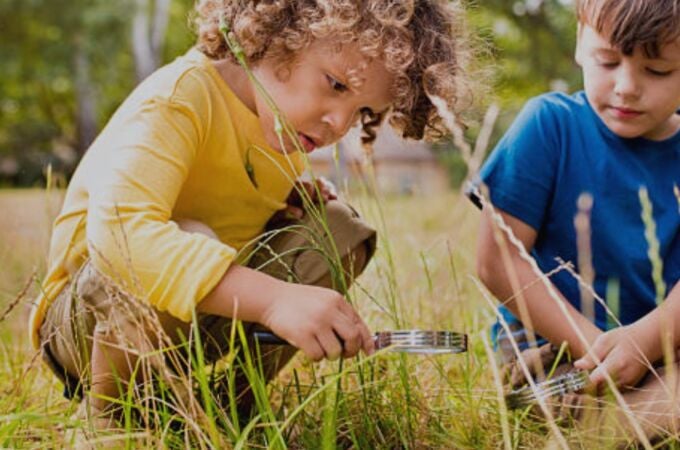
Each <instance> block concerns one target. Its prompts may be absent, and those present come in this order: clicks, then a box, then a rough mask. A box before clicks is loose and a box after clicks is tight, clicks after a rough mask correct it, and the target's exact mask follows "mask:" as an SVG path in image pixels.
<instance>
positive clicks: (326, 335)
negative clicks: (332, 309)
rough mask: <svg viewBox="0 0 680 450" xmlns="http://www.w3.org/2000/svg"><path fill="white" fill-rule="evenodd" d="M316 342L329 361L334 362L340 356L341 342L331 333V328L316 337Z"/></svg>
mask: <svg viewBox="0 0 680 450" xmlns="http://www.w3.org/2000/svg"><path fill="white" fill-rule="evenodd" d="M317 340H318V341H319V344H320V345H321V348H322V349H323V352H324V355H325V356H326V358H327V359H329V360H330V361H335V360H336V359H338V358H340V355H341V354H342V342H340V338H338V335H336V334H335V333H334V332H333V329H332V328H329V329H328V330H325V331H324V332H322V333H319V334H318V335H317Z"/></svg>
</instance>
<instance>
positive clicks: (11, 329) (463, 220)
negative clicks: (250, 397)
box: [0, 191, 613, 448]
mask: <svg viewBox="0 0 680 450" xmlns="http://www.w3.org/2000/svg"><path fill="white" fill-rule="evenodd" d="M59 198H60V194H59V193H56V194H53V196H52V197H50V198H49V199H48V197H47V196H46V194H45V193H44V192H42V191H27V192H24V191H11V192H0V209H2V211H11V212H12V213H11V214H3V216H2V218H1V219H0V236H1V237H0V249H1V251H2V253H1V254H2V255H3V259H2V262H3V264H2V266H3V271H2V273H0V290H1V291H0V292H2V297H1V298H2V303H1V304H0V309H2V310H3V311H4V310H6V308H7V306H8V305H10V304H11V303H12V302H13V301H14V300H16V296H17V294H18V293H19V292H20V291H21V290H22V288H23V287H24V285H25V283H26V282H27V280H28V279H29V278H30V276H31V274H32V273H33V272H34V271H37V274H38V275H42V274H43V273H44V260H45V255H46V250H47V245H48V240H47V239H48V236H49V227H50V223H51V220H52V217H53V215H54V214H55V213H56V209H57V205H58V202H59ZM349 200H350V201H351V203H353V204H354V205H355V206H356V207H357V208H358V209H359V210H360V211H361V212H362V213H363V215H364V217H365V219H366V220H367V221H368V222H370V223H372V224H374V225H376V226H377V228H378V229H379V233H380V241H379V245H378V252H377V254H376V257H375V259H374V260H373V262H372V263H371V265H370V266H369V268H368V270H367V271H366V273H364V275H362V277H361V278H360V279H359V281H358V283H357V284H356V285H355V286H353V287H352V289H351V298H352V299H353V301H354V303H355V305H356V307H357V309H358V310H359V311H360V313H361V314H362V316H363V317H364V319H365V320H366V322H367V323H368V324H369V326H370V327H371V328H372V329H373V330H374V331H378V330H384V329H395V328H421V329H447V330H455V331H459V332H466V333H468V334H469V335H470V338H471V343H470V351H469V352H468V353H466V354H461V355H441V356H419V355H409V356H406V355H403V354H394V353H384V354H380V355H377V356H373V357H371V358H365V357H363V356H362V357H360V358H357V359H354V360H349V361H343V362H341V363H339V362H333V363H331V362H322V363H319V364H312V363H310V362H309V361H308V360H306V359H305V358H304V357H302V356H300V355H298V356H297V357H296V358H295V359H294V360H293V361H292V362H291V363H290V364H289V365H288V366H287V367H286V369H284V371H283V372H282V373H281V374H280V376H279V377H278V378H277V379H276V380H275V381H274V382H273V383H271V384H270V385H269V386H265V385H264V384H263V383H262V381H261V377H260V376H259V375H258V371H259V369H258V364H257V361H253V360H250V361H247V360H246V361H243V364H244V365H245V366H246V368H247V370H248V372H249V378H250V380H251V383H252V384H253V386H254V387H255V392H256V399H257V402H256V403H257V405H258V407H257V413H258V414H256V416H255V418H254V419H253V420H252V421H251V422H250V423H244V424H239V423H238V417H237V415H236V413H235V405H234V404H230V405H219V404H218V403H217V402H215V401H214V399H213V398H212V396H211V393H210V392H208V391H207V390H208V389H209V387H210V377H206V376H204V375H203V374H205V373H206V371H205V367H204V363H203V362H202V361H201V358H200V354H196V355H194V360H193V368H194V370H193V373H194V375H193V378H192V379H193V383H194V387H195V388H196V389H195V392H197V393H198V396H197V401H198V403H196V404H195V405H193V406H192V405H191V404H189V405H187V404H184V409H182V408H177V406H176V405H177V403H173V399H172V397H173V395H174V392H175V391H173V389H171V388H170V387H169V386H167V385H164V384H163V383H164V380H163V379H162V378H161V379H160V381H159V382H158V383H157V385H156V386H155V388H156V391H155V392H154V393H152V394H151V395H152V396H153V398H154V399H156V400H158V399H160V401H153V402H150V404H149V405H150V406H149V405H147V406H145V405H142V404H140V402H139V398H138V397H135V396H134V395H133V396H130V397H124V398H122V399H121V400H120V403H121V405H122V406H123V409H124V411H125V417H126V418H127V420H125V423H124V424H123V425H124V430H123V431H122V432H119V433H117V434H114V435H113V436H109V435H106V434H104V435H100V436H98V437H97V439H98V440H97V441H96V442H99V443H101V444H102V445H103V444H105V443H109V444H111V443H112V442H113V443H114V444H115V445H118V446H123V445H126V446H128V448H159V447H160V446H167V447H170V448H186V447H193V448H220V447H224V446H227V445H229V446H235V447H237V448H264V447H274V448H282V447H291V448H336V447H340V448H503V447H506V448H507V447H510V448H541V447H544V446H545V445H553V444H554V440H553V436H551V432H550V431H549V427H547V426H546V425H545V424H544V423H542V422H540V421H537V420H533V419H531V418H528V417H527V415H526V414H525V413H524V412H522V411H518V412H513V411H507V410H506V409H504V408H501V407H500V403H499V401H500V399H502V395H501V394H502V393H503V387H502V386H501V384H500V383H501V382H500V377H499V374H498V373H497V372H495V370H497V368H496V366H495V361H494V360H493V355H492V354H491V352H490V351H489V347H488V342H486V343H485V340H487V337H486V333H487V328H488V326H489V324H490V323H491V322H492V321H493V320H494V312H493V310H492V305H493V303H492V302H489V300H488V299H485V296H484V294H483V292H482V290H481V289H480V288H479V287H478V284H477V283H476V282H475V281H476V280H475V276H474V270H473V268H474V248H475V239H476V227H477V223H478V218H479V212H478V211H477V210H476V209H475V208H474V207H473V206H472V205H471V204H469V203H468V201H467V200H466V199H464V198H463V197H462V196H460V195H459V194H457V193H448V194H441V195H437V196H431V197H386V198H380V199H376V198H374V197H371V196H368V195H353V196H350V198H349ZM34 294H35V287H33V288H32V289H31V293H30V294H29V295H28V296H27V297H26V298H24V299H22V300H21V302H20V303H19V304H18V305H17V307H16V308H14V309H13V310H12V311H11V313H10V314H9V315H8V317H7V318H6V320H4V321H3V322H2V323H0V391H1V392H2V396H1V397H0V446H1V447H9V448H25V447H57V448H59V447H67V448H68V447H70V446H71V444H72V442H71V441H69V439H70V436H71V434H70V433H69V430H74V429H76V430H87V429H88V428H89V427H88V424H87V423H84V422H82V421H80V420H79V419H76V416H75V415H74V412H75V411H76V409H77V405H76V404H74V403H71V402H68V401H66V400H65V399H64V398H63V397H62V396H61V386H60V385H59V383H58V382H57V381H56V379H55V378H54V377H53V376H52V374H51V373H50V372H49V370H48V369H47V368H46V367H45V366H44V365H43V364H42V362H41V361H40V358H39V357H38V355H37V354H36V352H35V351H34V350H33V349H32V348H31V347H30V345H29V342H28V332H27V309H28V305H29V303H30V301H31V300H32V297H33V295H34ZM238 331H239V330H238V329H235V330H234V333H235V336H236V335H237V334H238ZM236 340H238V338H236ZM492 363H493V364H492ZM225 376H226V377H227V379H228V377H229V376H230V374H229V370H228V369H227V371H226V374H225ZM232 381H233V380H232ZM179 403H181V402H179ZM144 408H147V409H144ZM140 415H141V417H142V418H144V419H145V420H142V421H141V422H140V421H139V420H135V417H136V416H140ZM141 424H143V425H141ZM560 430H561V431H560V432H561V433H564V436H565V439H567V441H568V442H569V444H570V445H574V446H576V447H581V448H608V447H613V444H612V441H611V440H608V438H607V434H606V432H605V431H606V430H605V431H603V432H601V433H594V432H593V431H592V430H585V431H584V430H579V429H575V430H573V431H572V430H569V429H566V428H560ZM600 431H602V430H600ZM112 439H116V440H115V441H112Z"/></svg>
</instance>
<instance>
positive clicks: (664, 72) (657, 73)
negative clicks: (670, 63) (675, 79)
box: [647, 67, 673, 77]
mask: <svg viewBox="0 0 680 450" xmlns="http://www.w3.org/2000/svg"><path fill="white" fill-rule="evenodd" d="M647 72H649V73H651V74H652V75H655V76H657V77H666V76H668V75H670V74H672V73H673V71H672V70H654V69H651V68H649V67H648V68H647Z"/></svg>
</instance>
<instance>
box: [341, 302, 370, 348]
mask: <svg viewBox="0 0 680 450" xmlns="http://www.w3.org/2000/svg"><path fill="white" fill-rule="evenodd" d="M340 309H341V311H342V313H343V314H344V315H345V316H347V317H348V318H349V319H350V321H351V323H352V324H353V326H355V327H356V328H357V329H358V330H359V334H360V336H361V350H363V351H364V353H366V354H367V355H371V354H373V352H375V342H374V340H373V335H372V334H371V331H370V330H369V328H368V325H366V322H364V319H362V318H361V316H360V315H359V314H358V313H357V312H356V310H355V309H354V308H352V305H350V304H349V303H342V304H341V306H340Z"/></svg>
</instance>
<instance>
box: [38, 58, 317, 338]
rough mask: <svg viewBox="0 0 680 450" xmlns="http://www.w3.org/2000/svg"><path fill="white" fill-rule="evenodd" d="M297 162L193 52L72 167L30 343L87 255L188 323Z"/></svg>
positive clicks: (129, 104) (166, 70)
mask: <svg viewBox="0 0 680 450" xmlns="http://www.w3.org/2000/svg"><path fill="white" fill-rule="evenodd" d="M302 165H303V164H302V157H301V155H300V154H298V153H293V154H290V155H288V156H286V155H283V154H281V153H279V152H277V151H275V150H273V149H271V148H270V147H269V146H268V145H267V144H266V141H265V139H264V135H263V133H262V130H261V128H260V125H259V122H258V119H257V117H256V116H255V114H254V113H253V112H252V111H250V110H249V109H248V108H247V107H246V106H245V105H244V104H243V103H241V102H240V100H239V99H238V98H237V97H236V96H235V95H234V93H233V92H232V91H231V90H230V89H229V87H228V85H227V84H226V83H225V82H224V80H223V79H222V78H221V77H220V75H219V74H218V72H217V71H216V70H215V68H214V67H213V66H212V64H211V62H210V60H209V59H208V58H207V57H205V56H204V55H203V54H201V53H200V52H198V51H197V50H191V51H189V52H188V53H187V54H186V55H184V56H182V57H180V58H178V59H177V60H176V61H175V62H173V63H171V64H169V65H167V66H165V67H163V68H162V69H160V70H158V71H157V72H156V73H154V74H153V75H151V76H150V77H149V78H148V79H147V80H145V81H144V82H143V83H141V84H140V85H139V87H137V89H135V91H134V92H133V93H132V94H131V95H130V96H129V97H128V98H127V99H126V100H125V102H124V103H123V104H122V105H121V107H120V108H119V109H118V111H116V113H115V114H114V115H113V117H112V118H111V120H110V121H109V123H108V124H107V125H106V127H105V128H104V130H103V131H102V133H101V134H100V135H99V137H98V138H97V140H96V141H95V142H94V143H93V144H92V146H91V147H90V149H89V150H88V152H87V153H86V155H85V157H84V158H83V160H82V161H81V163H80V165H79V167H78V169H77V170H76V172H75V174H74V176H73V179H72V181H71V183H70V185H69V188H68V191H67V193H66V198H65V201H64V205H63V208H62V211H61V214H60V215H59V217H58V218H57V219H56V221H55V224H54V229H53V233H52V240H51V247H50V252H49V257H48V268H49V269H48V273H47V276H46V278H45V280H44V283H43V291H42V293H41V295H40V296H39V297H38V299H37V301H36V303H35V305H34V308H33V313H32V315H31V321H30V333H31V340H32V342H33V344H34V345H35V346H36V347H37V346H38V345H39V336H38V333H39V330H40V325H41V324H42V321H43V319H44V316H45V313H46V311H47V308H48V307H49V304H50V302H51V301H52V300H54V298H55V297H56V296H57V295H58V294H59V293H60V292H61V290H62V289H63V288H64V286H66V285H67V283H68V282H69V280H70V277H71V276H72V275H73V274H75V272H76V271H77V270H78V269H79V268H80V267H81V266H82V264H83V263H84V261H86V260H87V258H90V259H91V261H92V264H94V266H95V267H96V268H97V269H99V270H100V271H101V272H103V273H105V274H107V275H109V276H111V278H112V279H114V280H116V281H117V282H118V283H120V284H121V285H122V286H123V287H124V288H126V289H128V290H131V291H132V292H134V293H136V294H137V295H140V296H141V298H143V299H146V300H148V301H149V302H150V304H151V305H153V306H155V307H156V308H157V309H158V310H161V311H167V312H168V313H170V314H172V315H173V316H175V317H177V318H179V319H181V320H184V321H189V320H191V316H192V311H193V308H194V307H195V305H196V304H197V303H198V302H199V301H200V300H201V299H202V298H203V297H205V296H206V295H207V294H208V293H209V292H210V291H211V290H212V288H213V287H214V286H215V285H216V284H217V283H218V282H219V280H220V279H221V278H222V276H223V275H224V273H225V272H226V270H227V268H228V267H229V265H230V264H231V263H232V262H233V261H234V258H235V257H236V253H237V251H238V250H240V249H241V248H243V247H244V246H245V245H246V244H247V243H248V242H249V241H251V240H252V239H253V238H255V237H257V235H258V234H260V233H261V232H262V231H263V229H264V226H265V224H266V222H267V221H268V219H269V218H270V217H271V215H272V214H273V213H274V212H275V211H277V210H279V209H282V208H284V207H285V199H286V197H287V196H288V194H289V193H290V190H291V188H292V186H293V182H294V179H295V178H296V177H297V176H298V174H299V173H300V171H301V169H302ZM246 166H250V168H252V170H251V171H250V174H249V173H248V171H247V170H246ZM174 218H190V219H195V220H199V221H201V222H203V223H205V224H206V225H208V226H209V227H211V228H212V229H213V230H214V231H215V233H216V234H217V235H218V237H219V239H220V241H216V240H212V239H209V238H208V237H206V236H203V235H200V234H189V233H185V232H183V231H181V230H180V229H179V228H178V226H177V225H176V223H175V222H173V221H172V219H174Z"/></svg>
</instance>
